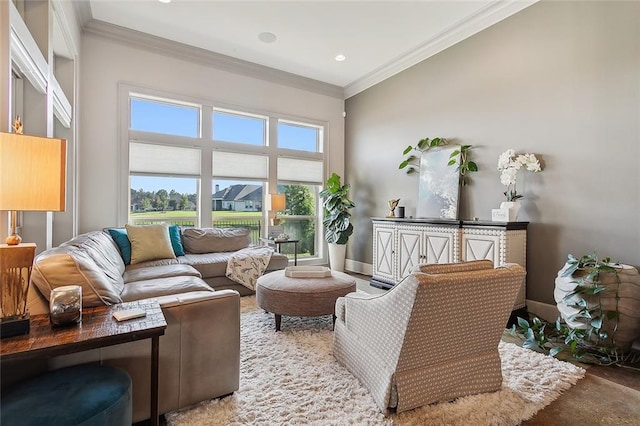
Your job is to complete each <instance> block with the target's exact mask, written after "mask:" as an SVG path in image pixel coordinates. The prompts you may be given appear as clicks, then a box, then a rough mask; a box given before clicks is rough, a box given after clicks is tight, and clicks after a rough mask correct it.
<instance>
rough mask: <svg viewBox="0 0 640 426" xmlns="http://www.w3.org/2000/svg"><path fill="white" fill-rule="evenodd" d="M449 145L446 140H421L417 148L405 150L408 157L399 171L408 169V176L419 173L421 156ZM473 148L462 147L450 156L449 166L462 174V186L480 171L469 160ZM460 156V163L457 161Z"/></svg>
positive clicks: (469, 146) (409, 147)
mask: <svg viewBox="0 0 640 426" xmlns="http://www.w3.org/2000/svg"><path fill="white" fill-rule="evenodd" d="M448 144H449V141H447V140H446V139H445V138H433V139H429V138H424V139H420V140H419V141H418V143H417V144H416V145H415V146H411V145H409V146H408V147H406V148H405V149H404V151H403V152H402V155H406V156H407V157H406V158H405V159H404V160H403V161H402V162H401V163H400V165H399V166H398V169H400V170H402V169H405V168H406V169H407V170H406V171H407V174H414V173H418V172H419V169H420V155H422V153H423V152H426V151H428V150H430V149H432V148H436V147H439V146H445V145H448ZM472 148H473V147H472V146H471V145H461V146H460V149H456V150H455V151H453V152H452V153H451V155H450V156H449V158H450V160H449V163H448V165H449V166H453V165H457V166H458V169H457V170H458V171H459V172H460V186H465V185H467V174H468V173H469V172H477V171H478V165H477V164H476V163H475V162H474V161H471V160H470V159H469V151H470V150H471V149H472ZM412 151H416V152H418V153H420V155H415V154H412ZM458 155H460V162H458V161H457V160H456V158H457V157H458Z"/></svg>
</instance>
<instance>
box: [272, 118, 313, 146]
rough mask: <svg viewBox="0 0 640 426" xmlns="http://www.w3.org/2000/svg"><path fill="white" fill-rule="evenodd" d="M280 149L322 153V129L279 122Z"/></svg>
mask: <svg viewBox="0 0 640 426" xmlns="http://www.w3.org/2000/svg"><path fill="white" fill-rule="evenodd" d="M278 148H287V149H296V150H299V151H310V152H322V146H321V143H320V129H319V128H318V127H312V126H308V125H303V124H296V123H290V122H286V121H278Z"/></svg>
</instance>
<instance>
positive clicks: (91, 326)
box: [0, 299, 167, 425]
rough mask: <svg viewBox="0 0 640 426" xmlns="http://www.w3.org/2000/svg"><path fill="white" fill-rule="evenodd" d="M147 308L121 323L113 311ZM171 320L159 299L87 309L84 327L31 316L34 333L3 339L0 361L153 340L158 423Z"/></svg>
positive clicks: (153, 400)
mask: <svg viewBox="0 0 640 426" xmlns="http://www.w3.org/2000/svg"><path fill="white" fill-rule="evenodd" d="M135 308H140V309H144V310H145V312H146V316H145V317H143V318H137V319H132V320H128V321H122V322H118V321H116V320H115V319H114V318H113V313H114V312H117V311H121V310H126V309H135ZM166 328H167V322H166V320H165V318H164V314H163V313H162V309H161V308H160V304H159V303H158V301H157V300H155V299H145V300H140V301H136V302H126V303H120V304H117V305H112V306H99V307H95V308H85V309H84V310H83V313H82V326H77V327H64V328H58V327H51V323H50V321H49V315H47V314H40V315H33V316H32V317H31V332H30V333H29V334H28V335H25V336H15V337H10V338H6V339H3V340H2V345H0V360H3V361H4V360H19V359H34V358H50V357H54V356H58V355H66V354H70V353H75V352H82V351H86V350H89V349H97V348H102V347H105V346H112V345H117V344H120V343H126V342H133V341H136V340H141V339H151V424H152V425H157V424H158V366H159V346H160V336H162V335H163V334H164V332H165V329H166Z"/></svg>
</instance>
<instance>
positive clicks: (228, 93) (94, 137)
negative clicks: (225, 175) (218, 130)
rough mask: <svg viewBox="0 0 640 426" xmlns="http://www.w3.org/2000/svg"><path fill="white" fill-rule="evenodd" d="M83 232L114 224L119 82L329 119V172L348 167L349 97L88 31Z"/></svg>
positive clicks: (82, 143)
mask: <svg viewBox="0 0 640 426" xmlns="http://www.w3.org/2000/svg"><path fill="white" fill-rule="evenodd" d="M80 65H81V69H80V74H81V89H80V93H81V95H80V97H81V98H80V103H81V105H82V121H81V123H80V173H79V176H80V178H79V186H80V212H79V232H87V231H90V230H96V229H102V228H103V227H107V226H115V225H122V224H121V223H117V217H118V212H117V204H118V203H117V202H116V200H117V198H118V196H119V194H118V171H119V170H120V159H119V151H120V148H119V147H120V140H119V139H118V138H119V135H120V133H121V132H120V126H121V123H120V122H119V118H118V117H119V111H118V83H119V82H123V83H128V84H132V85H135V86H141V87H146V88H149V89H155V90H162V91H164V92H170V93H175V94H179V95H184V96H192V97H198V98H207V99H211V100H214V101H218V102H223V103H227V104H232V105H236V106H239V107H243V106H244V107H250V108H256V109H260V110H265V111H270V112H275V113H279V114H286V115H293V116H297V117H301V118H308V119H312V120H319V121H325V122H327V123H329V124H328V126H327V133H328V134H327V141H328V142H327V145H328V147H327V152H328V155H329V164H328V167H329V169H328V170H327V171H328V173H331V172H334V171H335V172H337V173H340V174H343V171H344V119H343V117H342V113H343V111H344V101H343V100H342V99H337V98H335V97H330V96H325V95H321V94H317V93H313V92H309V91H305V90H301V89H296V88H292V87H288V86H285V85H282V84H277V83H272V82H268V81H264V80H260V79H256V78H250V77H245V76H243V75H239V74H234V73H230V72H227V71H222V70H219V69H216V68H212V67H211V66H207V65H203V64H201V63H196V62H190V61H188V60H184V59H177V58H174V57H170V56H167V55H164V54H162V53H159V52H158V51H157V50H154V51H149V50H142V49H139V48H136V47H131V46H127V45H125V44H121V43H119V42H117V41H113V40H112V39H107V38H105V37H102V36H96V35H93V34H85V35H84V36H83V40H82V55H81V62H80Z"/></svg>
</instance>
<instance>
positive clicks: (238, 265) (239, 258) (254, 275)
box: [225, 246, 273, 291]
mask: <svg viewBox="0 0 640 426" xmlns="http://www.w3.org/2000/svg"><path fill="white" fill-rule="evenodd" d="M272 254H273V249H272V248H271V247H267V246H261V247H247V248H244V249H242V250H238V251H237V252H235V253H234V254H233V255H231V257H230V258H229V261H228V262H227V271H226V274H225V275H226V276H227V278H229V279H231V280H233V281H235V282H237V283H240V284H242V285H243V286H245V287H247V288H249V289H251V290H253V291H255V289H256V281H257V280H258V277H260V276H261V275H262V274H263V273H264V271H266V270H267V265H269V262H270V261H271V255H272Z"/></svg>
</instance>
